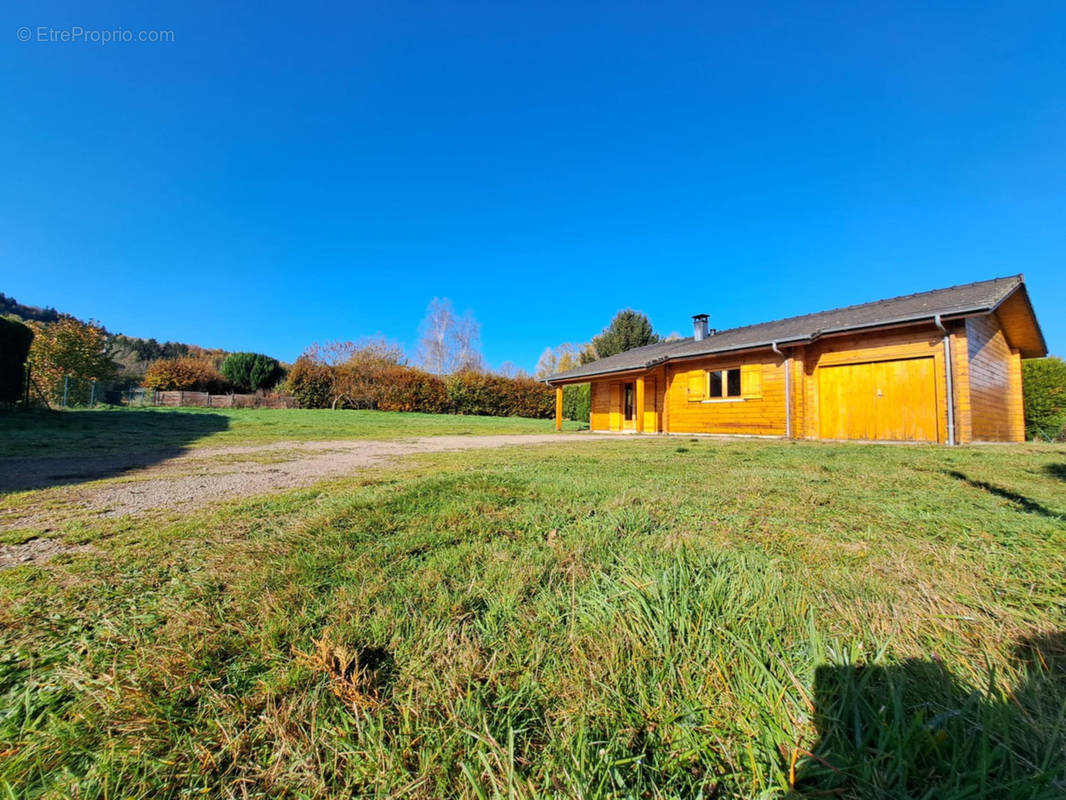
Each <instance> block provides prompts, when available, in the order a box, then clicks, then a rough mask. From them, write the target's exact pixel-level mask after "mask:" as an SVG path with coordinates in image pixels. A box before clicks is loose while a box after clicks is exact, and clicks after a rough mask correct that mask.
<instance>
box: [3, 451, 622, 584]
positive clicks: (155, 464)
mask: <svg viewBox="0 0 1066 800" xmlns="http://www.w3.org/2000/svg"><path fill="white" fill-rule="evenodd" d="M609 438H611V437H609V436H597V435H595V434H588V433H577V434H520V435H519V434H508V435H496V436H427V437H423V438H419V439H407V440H397V441H377V440H348V441H325V442H277V443H274V444H268V445H256V446H243V447H240V446H234V447H216V448H203V449H198V450H191V451H187V452H183V453H173V452H161V453H154V454H153V453H148V454H139V455H137V456H120V455H118V456H97V457H92V458H83V459H78V460H76V461H74V460H70V459H55V458H51V459H49V458H19V459H0V491H4V492H10V491H19V490H23V491H25V490H34V489H46V490H47V492H46V493H42V495H41V502H31V503H29V504H28V505H27V504H25V503H21V502H20V503H19V504H18V506H17V507H11V508H5V503H4V500H3V495H0V531H3V530H25V529H30V530H33V529H38V530H40V531H41V532H42V533H44V534H47V533H48V532H49V528H50V526H54V525H56V524H59V523H60V522H63V521H69V520H70V519H75V518H76V519H85V518H86V517H92V518H96V517H123V516H129V515H133V514H139V513H142V512H145V511H152V510H156V509H167V510H179V511H180V510H187V509H193V508H200V507H202V506H203V505H205V504H206V503H210V502H213V501H217V500H226V499H232V498H238V497H247V496H252V495H257V494H264V493H267V492H273V491H280V490H283V489H292V488H298V487H302V486H310V485H312V484H314V483H318V482H319V481H323V480H327V479H330V478H339V477H343V476H345V475H351V474H353V473H355V472H358V471H359V470H362V469H366V468H367V467H372V466H377V465H381V464H384V463H387V462H389V461H391V460H393V459H396V458H399V457H402V456H407V455H413V454H418V453H440V452H446V451H458V450H481V449H486V448H496V447H509V446H515V445H545V444H555V443H563V442H567V443H570V442H587V441H595V440H597V439H609ZM103 479H110V480H107V481H106V482H97V483H88V482H89V481H103ZM44 541H50V540H42V539H31V540H29V541H28V542H26V543H24V544H19V545H0V568H3V567H4V566H12V565H14V564H18V563H26V562H27V561H30V562H34V561H37V560H39V559H38V558H36V557H35V554H36V553H38V552H39V553H40V555H41V557H42V558H41V559H40V560H44V559H46V558H49V557H51V556H52V555H54V554H55V552H57V550H56V549H55V548H52V547H47V548H46V547H43V546H42V542H44ZM27 556H30V557H29V558H27Z"/></svg>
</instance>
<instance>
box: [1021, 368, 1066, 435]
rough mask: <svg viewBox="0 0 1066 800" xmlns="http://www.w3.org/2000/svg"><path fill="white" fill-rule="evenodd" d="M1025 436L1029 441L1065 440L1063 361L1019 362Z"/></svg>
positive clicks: (1065, 372)
mask: <svg viewBox="0 0 1066 800" xmlns="http://www.w3.org/2000/svg"><path fill="white" fill-rule="evenodd" d="M1022 394H1023V396H1024V398H1025V433H1026V435H1027V436H1028V437H1029V438H1030V439H1043V440H1045V441H1052V440H1062V439H1066V361H1063V360H1062V359H1061V358H1059V357H1057V356H1049V357H1047V358H1033V359H1028V360H1026V361H1023V362H1022Z"/></svg>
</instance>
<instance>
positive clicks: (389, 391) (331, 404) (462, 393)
mask: <svg viewBox="0 0 1066 800" xmlns="http://www.w3.org/2000/svg"><path fill="white" fill-rule="evenodd" d="M287 388H288V391H289V393H290V394H292V395H293V396H294V397H295V398H296V400H297V402H298V403H299V404H300V406H301V407H303V408H370V409H378V410H380V411H421V412H424V413H428V414H470V415H479V416H495V417H535V418H548V417H551V416H553V415H554V414H555V395H554V392H553V390H552V389H551V388H549V387H547V386H545V385H544V384H542V383H539V382H538V381H535V380H533V379H532V378H505V377H503V376H501V375H492V374H489V373H486V372H476V371H473V370H467V371H464V372H458V373H455V374H453V375H449V376H447V377H446V378H441V377H440V376H438V375H432V374H430V373H428V372H425V371H423V370H420V369H417V368H415V367H410V366H407V365H405V364H397V363H395V362H392V361H389V360H388V359H381V358H367V357H365V356H364V355H362V354H357V355H356V356H355V357H353V358H352V359H350V360H348V361H346V362H344V363H343V364H337V365H330V364H325V363H323V362H322V361H320V360H317V359H315V358H312V357H311V356H301V357H300V358H299V359H297V360H296V363H295V364H293V366H292V369H291V370H289V377H288V383H287Z"/></svg>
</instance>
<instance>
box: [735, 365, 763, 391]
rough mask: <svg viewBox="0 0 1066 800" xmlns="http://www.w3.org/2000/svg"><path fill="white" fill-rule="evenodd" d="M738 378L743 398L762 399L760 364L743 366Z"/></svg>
mask: <svg viewBox="0 0 1066 800" xmlns="http://www.w3.org/2000/svg"><path fill="white" fill-rule="evenodd" d="M740 377H741V384H742V387H743V395H744V397H762V364H748V365H745V366H744V367H743V368H742V369H741V372H740Z"/></svg>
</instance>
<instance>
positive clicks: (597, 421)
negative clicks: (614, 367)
mask: <svg viewBox="0 0 1066 800" xmlns="http://www.w3.org/2000/svg"><path fill="white" fill-rule="evenodd" d="M611 383H612V381H608V380H598V381H592V386H591V391H592V396H591V401H590V408H589V430H593V431H609V430H610V429H611V427H610V414H611Z"/></svg>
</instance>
